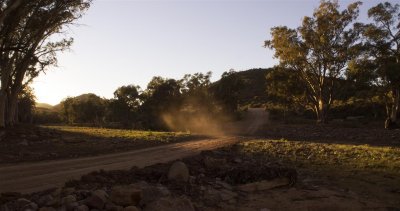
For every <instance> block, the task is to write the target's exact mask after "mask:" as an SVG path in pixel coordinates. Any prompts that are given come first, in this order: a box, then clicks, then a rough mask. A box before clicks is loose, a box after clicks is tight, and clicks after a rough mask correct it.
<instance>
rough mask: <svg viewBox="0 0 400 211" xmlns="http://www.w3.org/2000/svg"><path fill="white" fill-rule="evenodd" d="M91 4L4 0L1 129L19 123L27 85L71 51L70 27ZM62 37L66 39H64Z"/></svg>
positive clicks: (86, 0) (0, 20)
mask: <svg viewBox="0 0 400 211" xmlns="http://www.w3.org/2000/svg"><path fill="white" fill-rule="evenodd" d="M90 3H91V0H62V1H61V0H60V1H54V0H3V1H1V4H0V5H1V9H0V12H1V13H0V76H1V87H0V127H5V126H6V125H12V124H13V123H14V122H15V120H16V115H15V109H16V107H17V97H18V94H19V93H20V92H21V90H22V88H23V85H24V84H25V83H29V82H30V81H31V80H32V79H33V78H35V77H37V76H38V74H39V72H40V71H43V70H45V68H46V67H48V66H51V65H56V63H57V58H56V54H57V52H58V51H63V50H66V49H68V48H69V47H70V46H71V44H72V41H73V40H72V38H66V37H64V36H63V35H65V32H66V31H65V30H66V27H67V26H68V25H70V24H73V23H74V22H75V21H76V20H77V19H78V18H80V17H81V16H82V14H83V12H84V11H86V10H87V9H88V8H89V6H90ZM60 37H62V38H60ZM57 38H59V39H57Z"/></svg>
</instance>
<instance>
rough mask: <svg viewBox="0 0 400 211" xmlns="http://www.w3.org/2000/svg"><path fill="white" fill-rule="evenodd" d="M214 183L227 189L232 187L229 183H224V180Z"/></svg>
mask: <svg viewBox="0 0 400 211" xmlns="http://www.w3.org/2000/svg"><path fill="white" fill-rule="evenodd" d="M215 183H216V184H217V185H219V186H221V187H223V188H225V189H228V190H232V189H233V187H232V186H231V185H230V184H228V183H226V182H222V181H216V182H215Z"/></svg>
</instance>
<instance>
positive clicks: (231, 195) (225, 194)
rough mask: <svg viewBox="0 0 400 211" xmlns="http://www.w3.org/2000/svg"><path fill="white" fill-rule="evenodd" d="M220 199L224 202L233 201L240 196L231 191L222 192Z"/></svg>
mask: <svg viewBox="0 0 400 211" xmlns="http://www.w3.org/2000/svg"><path fill="white" fill-rule="evenodd" d="M219 195H220V198H221V199H222V201H229V200H231V199H234V198H236V197H237V196H238V194H237V193H235V192H232V191H229V190H221V191H220V192H219Z"/></svg>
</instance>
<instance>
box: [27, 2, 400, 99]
mask: <svg viewBox="0 0 400 211" xmlns="http://www.w3.org/2000/svg"><path fill="white" fill-rule="evenodd" d="M351 2H354V1H348V0H341V1H339V3H340V4H341V6H342V7H343V6H347V5H348V4H349V3H351ZM379 2H381V1H378V0H369V1H364V4H363V6H362V7H361V11H360V18H359V20H360V21H364V22H365V21H366V20H367V18H366V16H367V15H366V13H367V10H368V8H370V7H372V6H375V5H376V4H377V3H379ZM390 2H396V3H400V2H398V1H397V0H396V1H390ZM318 4H319V1H318V0H281V1H279V0H249V1H244V0H243V1H238V0H236V1H235V0H215V1H211V0H186V1H183V0H181V1H173V0H151V1H145V0H131V1H129V0H94V1H93V4H92V6H91V8H90V9H89V10H88V12H87V13H86V14H85V16H84V17H83V18H82V19H81V20H79V23H80V26H79V27H72V28H71V30H70V35H71V36H72V37H73V38H74V40H75V42H74V44H73V46H72V50H71V51H69V52H64V53H62V54H60V55H59V56H58V60H59V65H58V67H54V68H51V69H50V70H49V71H47V72H46V74H41V75H40V76H39V77H38V78H36V79H35V80H34V83H33V88H34V91H35V94H36V97H37V101H38V102H42V103H49V104H52V105H55V104H57V103H59V102H60V101H61V100H62V99H64V98H66V97H67V96H77V95H80V94H84V93H95V94H97V95H99V96H102V97H106V98H111V97H112V96H113V92H114V91H115V89H117V88H118V87H119V86H122V85H128V84H134V85H139V86H141V87H142V88H143V89H145V88H146V85H147V83H148V82H149V81H150V80H151V78H152V77H153V76H162V77H168V78H176V79H178V78H181V77H182V76H183V75H184V74H186V73H196V72H207V71H212V72H213V78H212V79H213V80H217V79H218V78H219V77H220V76H221V74H222V73H223V72H224V71H227V70H229V69H231V68H233V69H235V70H237V71H240V70H246V69H250V68H266V67H272V66H273V65H274V64H276V63H277V61H276V60H274V59H273V58H272V55H273V52H272V51H270V50H268V49H265V48H263V47H262V45H263V42H264V40H266V39H268V38H269V37H270V35H269V30H270V28H271V27H274V26H279V25H285V26H289V27H291V28H294V27H297V26H299V25H300V23H301V20H302V18H303V17H304V16H311V15H312V12H313V10H314V9H315V8H316V7H317V6H318Z"/></svg>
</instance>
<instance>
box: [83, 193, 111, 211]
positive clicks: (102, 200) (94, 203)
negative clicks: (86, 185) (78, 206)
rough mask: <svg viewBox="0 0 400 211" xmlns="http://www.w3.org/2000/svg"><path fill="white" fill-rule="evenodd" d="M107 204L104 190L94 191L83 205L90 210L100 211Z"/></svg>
mask: <svg viewBox="0 0 400 211" xmlns="http://www.w3.org/2000/svg"><path fill="white" fill-rule="evenodd" d="M107 202H108V195H107V193H106V192H105V191H104V190H95V191H93V192H92V193H91V195H90V196H89V197H88V198H86V199H85V202H84V204H85V205H87V206H88V207H90V208H95V209H99V210H101V209H103V207H104V205H105V204H106V203H107Z"/></svg>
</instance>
